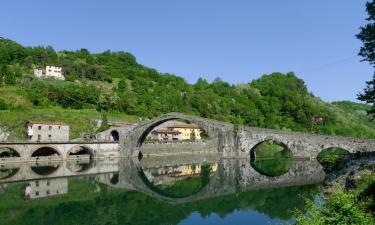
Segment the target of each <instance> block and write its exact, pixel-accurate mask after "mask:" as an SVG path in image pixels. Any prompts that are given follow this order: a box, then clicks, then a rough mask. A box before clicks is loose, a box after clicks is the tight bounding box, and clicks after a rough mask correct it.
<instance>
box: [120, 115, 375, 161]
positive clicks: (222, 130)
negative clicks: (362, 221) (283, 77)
mask: <svg viewBox="0 0 375 225" xmlns="http://www.w3.org/2000/svg"><path fill="white" fill-rule="evenodd" d="M176 119H181V120H186V121H189V122H191V123H195V124H198V125H199V126H200V127H201V128H202V129H203V130H205V131H206V132H207V133H208V135H209V136H210V138H211V139H212V140H213V141H215V142H216V144H217V152H218V153H219V154H220V155H221V156H223V157H240V158H242V157H249V156H250V153H251V152H252V150H253V149H254V148H255V147H256V146H257V145H258V144H260V143H262V142H264V141H267V140H273V141H275V142H278V143H281V144H284V145H285V146H287V147H288V148H289V149H290V150H291V151H292V152H293V154H294V156H295V157H306V158H315V157H317V155H318V154H319V152H320V151H322V150H324V149H327V148H331V147H338V148H343V149H345V150H347V151H348V152H350V153H357V152H373V151H375V139H361V138H352V137H339V136H329V135H319V134H312V133H301V132H291V131H282V130H272V129H263V128H256V127H248V126H238V127H236V128H235V126H234V125H233V124H231V123H226V122H219V121H216V120H211V119H206V118H202V117H198V116H191V115H185V114H182V113H168V114H165V115H162V116H160V117H157V118H154V119H152V120H149V121H145V122H142V123H140V124H138V125H135V126H133V127H129V128H127V129H126V130H122V131H120V132H119V133H120V135H119V139H120V140H119V141H120V151H121V152H120V154H121V155H122V156H127V157H136V156H138V154H139V152H141V146H142V143H143V141H144V140H145V138H146V136H147V134H148V133H149V132H150V131H151V130H152V129H153V128H155V127H156V126H158V125H160V124H162V123H164V122H166V121H169V120H176Z"/></svg>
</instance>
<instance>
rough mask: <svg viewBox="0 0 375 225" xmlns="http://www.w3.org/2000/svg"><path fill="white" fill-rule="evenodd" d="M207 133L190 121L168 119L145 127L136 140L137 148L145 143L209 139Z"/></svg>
mask: <svg viewBox="0 0 375 225" xmlns="http://www.w3.org/2000/svg"><path fill="white" fill-rule="evenodd" d="M209 138H210V137H209V133H208V131H207V130H205V129H204V128H203V127H202V126H200V125H199V124H195V123H193V122H192V121H189V120H185V119H179V118H168V119H164V120H160V121H157V122H155V123H154V124H152V125H150V126H149V127H147V128H146V129H145V130H144V131H143V133H142V134H141V135H140V137H139V138H138V140H137V147H141V146H142V144H143V143H145V142H155V141H164V142H165V141H197V140H202V139H209Z"/></svg>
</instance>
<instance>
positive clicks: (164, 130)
mask: <svg viewBox="0 0 375 225" xmlns="http://www.w3.org/2000/svg"><path fill="white" fill-rule="evenodd" d="M154 132H156V133H163V134H181V132H179V131H177V130H168V129H157V130H154Z"/></svg>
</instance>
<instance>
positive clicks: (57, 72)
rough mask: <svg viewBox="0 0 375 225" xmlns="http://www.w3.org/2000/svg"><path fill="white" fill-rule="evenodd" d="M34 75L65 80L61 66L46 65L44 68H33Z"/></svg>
mask: <svg viewBox="0 0 375 225" xmlns="http://www.w3.org/2000/svg"><path fill="white" fill-rule="evenodd" d="M34 75H35V76H36V77H38V78H42V77H52V78H55V79H58V80H65V77H64V75H63V74H62V68H61V67H58V66H46V69H45V70H43V69H40V68H36V69H34Z"/></svg>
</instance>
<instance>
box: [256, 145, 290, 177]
mask: <svg viewBox="0 0 375 225" xmlns="http://www.w3.org/2000/svg"><path fill="white" fill-rule="evenodd" d="M253 151H254V153H255V154H253V155H252V157H251V166H252V167H253V168H254V169H255V170H256V171H257V172H259V173H261V174H263V175H266V176H270V177H277V176H281V175H283V174H285V173H287V172H288V171H289V169H290V168H291V167H292V166H293V153H292V152H291V151H290V150H289V149H288V148H287V147H286V146H284V145H281V144H276V143H274V142H272V141H266V142H263V143H261V144H259V145H258V146H256V148H255V149H253Z"/></svg>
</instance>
